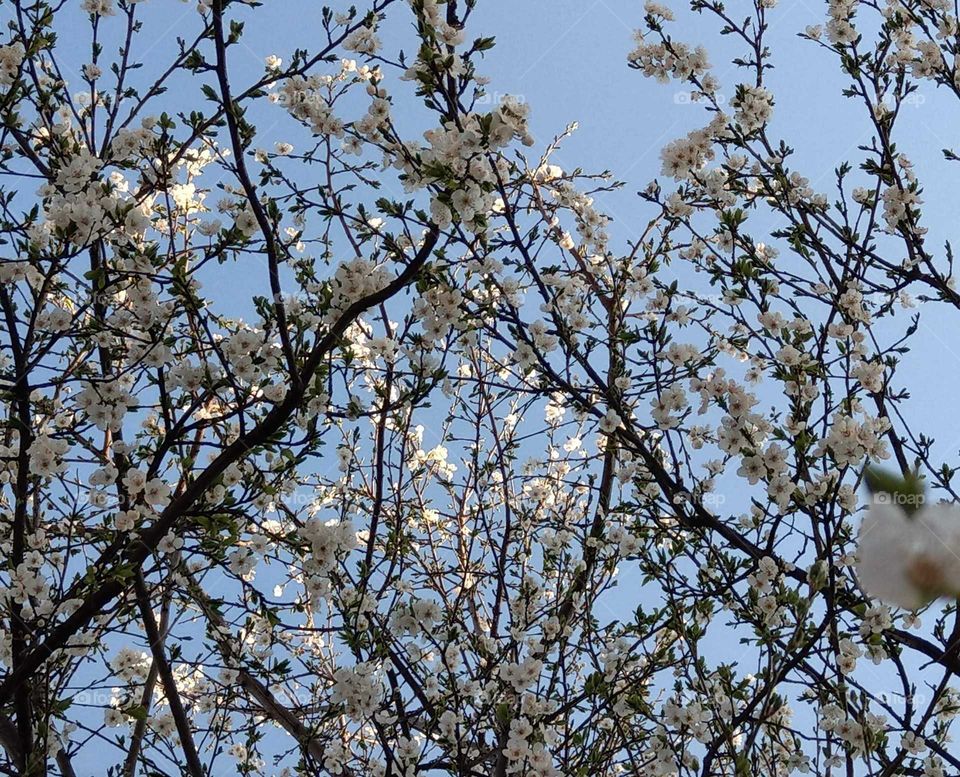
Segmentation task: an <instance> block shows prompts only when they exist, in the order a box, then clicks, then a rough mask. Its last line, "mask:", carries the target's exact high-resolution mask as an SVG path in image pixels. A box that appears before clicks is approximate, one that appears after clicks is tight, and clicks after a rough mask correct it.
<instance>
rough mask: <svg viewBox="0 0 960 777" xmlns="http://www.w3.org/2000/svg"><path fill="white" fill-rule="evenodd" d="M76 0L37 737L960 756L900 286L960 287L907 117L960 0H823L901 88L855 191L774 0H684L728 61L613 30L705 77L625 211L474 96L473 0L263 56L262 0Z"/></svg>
mask: <svg viewBox="0 0 960 777" xmlns="http://www.w3.org/2000/svg"><path fill="white" fill-rule="evenodd" d="M155 1H156V2H159V0H155ZM77 5H79V6H80V9H79V10H78V9H76V8H71V7H69V4H64V3H45V2H37V1H34V0H31V2H19V0H12V1H11V2H7V3H5V4H4V5H3V6H2V7H3V8H4V10H5V11H6V14H7V15H6V17H5V18H6V19H8V21H9V26H8V32H7V33H6V37H5V38H4V39H3V41H2V47H0V85H2V86H0V123H2V158H0V206H2V212H0V219H2V240H3V249H2V260H0V281H2V286H0V320H2V323H0V398H2V411H0V413H2V421H3V433H2V440H0V484H2V488H0V540H2V548H3V555H2V562H3V565H2V569H0V621H2V633H0V745H2V757H0V768H2V769H3V771H4V773H8V774H18V775H31V776H33V775H47V774H50V775H82V774H111V775H125V776H130V775H135V774H143V775H160V774H171V775H173V774H176V775H179V774H188V775H191V777H201V775H222V774H223V775H225V774H235V773H240V774H282V775H298V774H302V775H315V774H328V773H329V774H334V775H404V777H407V776H412V775H416V774H423V775H440V774H450V775H454V774H455V775H477V776H478V777H479V776H480V775H484V776H486V775H498V776H500V775H510V774H517V775H531V776H535V777H548V776H550V775H565V776H568V775H586V774H590V775H597V776H598V777H599V775H604V776H606V775H616V774H636V775H681V774H682V775H721V774H722V775H738V776H739V775H788V774H792V773H805V772H812V773H816V774H844V775H859V774H871V775H896V774H910V775H913V774H917V775H919V774H923V775H929V777H934V776H936V775H940V776H942V775H946V774H955V773H957V772H958V770H960V755H958V753H957V751H956V749H955V748H953V747H952V745H951V721H952V720H953V718H954V716H955V715H956V714H957V712H958V711H960V691H958V690H957V689H956V688H955V684H956V682H957V676H958V675H960V647H958V645H960V613H958V610H957V606H956V599H955V597H956V595H957V594H958V593H960V560H958V559H960V556H958V553H960V515H958V514H957V511H956V510H955V509H954V508H953V507H952V506H949V504H947V505H933V504H929V505H926V506H924V507H922V508H921V509H906V508H907V507H908V506H912V507H916V506H917V503H918V502H919V501H920V500H922V499H926V500H927V501H928V502H933V501H939V500H943V501H945V502H947V503H952V502H954V501H955V500H957V498H958V497H957V494H956V492H955V490H954V488H955V487H954V485H953V483H952V476H953V473H954V469H953V468H952V467H951V465H950V462H943V461H937V460H934V458H933V456H932V453H931V442H930V438H929V436H925V435H924V434H922V433H921V432H919V431H916V430H914V429H912V428H911V427H910V426H909V425H908V423H907V421H906V420H905V416H904V413H903V412H902V406H903V403H904V402H905V400H906V394H905V392H904V391H903V388H902V383H901V382H900V381H899V378H898V377H897V367H898V363H899V358H900V354H901V353H902V352H903V350H904V348H905V347H906V343H907V342H908V340H909V338H910V337H912V336H913V334H914V332H915V331H916V324H915V321H914V319H912V318H911V317H910V316H909V314H906V317H905V314H904V313H903V312H902V310H903V308H907V307H909V306H911V305H914V304H917V303H919V304H921V305H928V306H946V307H948V308H949V307H958V306H960V297H958V295H957V292H956V291H955V290H954V285H953V281H952V276H951V272H952V254H951V252H950V250H949V247H947V248H946V249H940V248H938V247H935V246H932V245H929V244H928V242H927V240H926V239H925V230H924V226H923V220H922V218H921V214H920V205H921V202H922V188H921V183H920V181H919V180H918V176H917V175H916V173H915V172H914V170H913V168H912V166H911V164H910V161H909V160H908V159H907V158H906V157H905V156H904V155H903V153H902V151H900V150H899V149H898V146H897V138H898V131H899V128H898V125H897V120H898V116H899V109H900V106H901V105H902V104H903V103H904V101H905V100H907V99H908V98H909V96H910V95H911V94H912V93H913V92H914V90H915V89H916V88H917V83H918V82H919V81H920V80H922V79H927V80H930V81H932V82H934V83H935V84H936V85H938V86H939V87H941V88H942V90H943V91H945V92H952V93H953V94H954V95H960V77H958V75H957V70H956V66H955V64H954V57H955V54H956V52H957V51H958V49H960V41H958V25H957V18H956V15H955V9H954V7H953V6H952V5H950V4H947V3H943V2H940V0H891V1H890V2H887V3H884V4H874V3H865V2H863V3H858V2H854V1H853V0H832V1H831V3H830V4H829V7H828V20H827V22H826V29H825V31H821V30H820V29H819V28H817V29H814V28H810V29H808V30H806V31H805V32H804V36H805V37H806V38H807V39H808V42H809V45H810V46H811V47H818V48H820V49H822V50H824V54H825V55H828V56H832V57H834V58H835V59H836V62H837V66H838V72H839V73H840V75H841V77H842V78H843V79H845V81H846V82H848V93H849V95H850V96H851V97H853V98H855V99H857V100H859V101H860V102H861V103H862V104H863V107H864V109H865V111H866V112H867V114H868V116H869V118H870V121H871V122H872V125H873V130H874V132H873V138H872V140H871V141H870V143H869V144H868V145H865V146H863V147H862V148H861V149H860V150H859V151H858V152H856V153H859V154H860V156H859V157H856V156H851V159H850V161H849V163H846V162H845V163H844V164H842V165H841V166H840V167H838V169H837V171H836V177H835V180H834V182H833V190H832V191H831V192H830V193H829V194H828V193H826V192H818V191H815V190H814V188H813V187H812V186H811V185H810V183H809V182H808V181H807V180H806V179H805V178H804V177H803V174H802V171H801V170H800V169H796V168H794V167H793V165H792V158H791V157H792V151H791V148H790V147H789V145H788V144H787V142H786V140H781V139H780V138H779V137H777V136H775V135H774V134H773V133H772V132H771V131H769V130H768V124H769V121H770V119H771V117H772V115H773V114H774V111H775V98H774V95H773V94H772V93H771V91H770V90H769V89H768V88H767V86H766V85H765V79H766V78H767V74H768V70H769V68H770V62H769V60H770V56H771V53H770V50H769V49H768V47H767V44H766V42H765V37H764V36H765V34H766V32H767V29H768V20H767V17H768V14H770V13H771V12H772V11H771V8H772V6H773V2H771V1H770V0H756V2H754V3H752V4H748V6H746V8H747V10H746V11H744V9H743V8H740V9H738V10H737V12H736V13H733V12H732V11H730V10H729V9H727V8H726V7H725V6H724V5H723V4H722V3H720V2H710V1H707V0H693V1H692V3H691V9H692V10H693V11H695V12H698V13H700V14H702V15H704V17H705V18H710V19H715V20H716V22H717V30H718V32H722V33H723V34H725V35H728V36H732V39H733V40H735V41H736V44H737V46H738V47H739V49H740V51H739V53H738V54H737V56H736V61H735V64H736V67H735V68H734V69H733V70H729V71H727V73H728V76H727V77H728V78H729V73H731V72H732V73H734V74H735V76H734V78H733V81H732V82H731V83H722V82H721V77H720V76H717V75H715V74H714V73H713V71H712V70H711V68H710V64H709V58H708V54H707V50H706V49H705V48H703V47H702V46H700V45H697V43H698V42H696V41H692V42H689V43H688V42H683V41H681V40H679V39H677V38H676V37H674V34H673V28H672V26H671V22H672V21H673V17H674V12H673V11H672V10H671V9H668V8H665V7H661V6H658V5H655V4H653V3H648V4H647V6H646V9H645V12H644V13H645V16H644V17H643V19H638V20H637V22H638V24H640V23H642V24H643V30H642V32H640V33H638V36H637V42H636V48H635V50H634V51H633V52H632V53H630V54H629V57H628V63H625V67H626V66H627V64H629V66H630V67H633V68H635V69H637V70H640V71H642V72H643V74H644V75H647V76H653V77H655V78H657V79H659V80H662V81H667V80H671V79H673V80H676V81H678V82H681V83H683V85H684V88H686V89H689V90H690V91H691V93H692V94H693V96H694V97H695V98H696V101H697V102H698V103H699V104H700V105H701V106H702V109H703V113H704V122H703V128H702V129H700V130H697V131H695V132H692V133H691V134H689V135H687V136H686V137H684V138H680V139H678V140H674V141H672V142H670V143H669V144H668V145H666V147H665V148H664V150H663V153H662V161H663V170H662V175H661V177H660V179H659V180H658V182H654V183H653V184H651V185H650V186H649V187H648V188H647V189H646V190H645V191H644V192H643V194H642V199H643V200H644V201H645V204H646V207H647V208H648V210H647V220H646V221H645V223H644V224H643V225H642V226H641V227H640V228H639V236H638V237H637V238H636V239H635V240H634V241H633V242H631V243H629V244H620V245H617V244H616V242H615V241H614V240H613V239H612V238H611V237H610V236H609V235H608V218H607V217H606V216H605V215H604V214H603V213H601V212H599V210H598V209H597V208H596V207H595V197H596V195H597V194H598V193H599V192H604V191H607V190H608V189H611V188H613V187H615V186H616V185H617V184H616V181H615V180H614V179H612V178H610V177H609V176H606V175H601V176H595V175H589V174H585V173H582V172H580V171H576V172H572V173H571V172H567V171H564V170H562V169H560V168H559V167H558V166H556V165H555V164H554V163H553V162H552V161H551V156H552V155H553V154H554V152H555V151H556V149H557V148H558V147H559V146H560V144H561V143H562V142H563V139H564V138H563V136H561V137H558V138H555V139H553V140H552V141H547V142H544V141H543V140H542V139H535V138H533V137H532V136H531V133H530V130H529V128H528V124H527V117H528V110H529V107H528V106H527V105H526V104H525V103H524V102H523V101H521V100H519V99H514V98H505V99H503V100H499V101H497V102H496V103H494V104H491V102H490V101H489V100H487V99H485V86H486V79H484V77H483V76H482V60H483V56H484V52H486V51H487V50H489V49H490V48H491V46H492V45H493V39H492V38H491V37H488V34H489V32H490V31H486V30H474V29H473V20H471V15H472V14H473V11H474V7H475V5H476V2H474V0H465V1H463V0H461V1H459V2H458V0H447V1H446V2H440V1H439V0H409V2H399V1H398V0H366V5H365V6H362V7H358V8H356V9H350V10H343V11H342V12H335V11H332V10H324V11H323V12H322V13H320V12H318V13H317V20H316V30H315V40H316V41H317V43H316V46H315V48H314V49H313V50H309V51H308V50H297V51H295V52H293V54H292V56H289V55H286V54H285V56H286V57H287V59H281V58H280V57H279V56H271V57H268V58H267V60H266V62H265V63H263V66H262V68H261V69H260V71H259V73H257V74H255V75H254V76H252V77H248V74H247V73H246V70H244V69H243V68H239V67H237V66H236V64H235V63H236V61H237V59H238V58H239V52H241V51H242V47H243V45H244V34H245V27H244V20H249V19H264V20H267V21H269V19H270V14H271V13H272V11H271V6H270V5H269V4H267V5H264V6H262V7H257V4H255V3H241V2H239V0H232V2H231V1H230V0H202V1H201V2H200V3H199V6H198V13H197V14H196V15H195V16H194V17H193V18H192V19H191V20H190V21H189V24H184V31H183V33H182V34H183V37H182V38H181V39H180V40H179V41H178V48H177V50H176V51H174V52H172V53H171V56H170V59H169V61H167V62H165V63H164V64H163V65H162V66H157V64H156V63H155V62H151V64H150V67H148V68H145V67H142V65H143V59H144V54H143V53H142V52H143V50H144V49H145V48H146V47H147V46H146V44H145V43H144V41H149V40H151V30H150V28H149V25H147V24H145V23H144V22H143V12H144V10H143V9H144V4H143V3H138V2H135V1H134V0H83V2H82V3H80V4H77ZM147 5H149V4H147ZM744 13H746V14H747V15H746V17H745V18H743V20H742V21H741V17H742V16H743V14H744ZM71 14H72V15H71ZM861 17H862V22H863V24H862V26H863V31H861V30H860V28H859V26H858V24H859V23H860V20H861ZM78 20H79V22H78ZM178 32H179V31H178ZM493 32H495V31H493ZM627 49H628V46H625V47H624V52H625V54H626V53H627ZM81 50H82V51H84V52H87V53H86V54H84V56H85V57H86V60H85V61H84V62H83V63H81V65H80V66H79V72H80V73H81V75H82V78H81V79H80V80H79V81H76V80H75V82H73V83H71V82H70V80H69V79H68V78H67V77H66V76H65V73H67V72H68V70H69V67H70V66H69V65H68V62H69V60H70V59H71V58H74V57H76V55H77V52H78V51H81ZM403 52H405V53H403ZM721 88H727V89H732V90H735V96H734V97H733V98H732V99H731V100H730V101H729V104H727V103H726V102H725V101H723V100H721V99H719V95H720V94H721V92H720V90H721ZM401 104H402V105H403V107H404V110H403V112H402V117H400V116H398V106H399V105H401ZM534 108H535V106H534ZM265 122H269V123H271V124H272V123H275V122H280V124H281V126H283V127H284V128H285V130H284V133H283V134H284V136H285V137H287V138H289V141H288V140H284V141H281V142H279V143H276V144H275V145H273V146H271V147H269V148H263V147H262V145H263V143H262V140H261V139H262V137H263V131H262V130H261V129H259V128H258V125H260V124H263V123H265ZM424 130H425V131H424ZM911 295H913V296H911ZM915 300H916V301H915ZM881 324H882V326H881ZM878 462H885V463H884V464H883V466H884V467H885V468H886V473H885V474H883V475H882V476H881V475H874V476H873V477H874V478H875V479H876V480H877V481H878V482H872V483H870V484H869V485H870V488H869V489H865V488H864V484H863V479H864V477H865V472H875V471H874V470H870V469H868V466H869V465H875V464H876V463H878ZM871 491H872V492H873V493H874V497H873V499H874V504H873V505H872V506H871V507H869V510H868V511H867V518H866V519H865V520H863V521H862V523H863V526H864V530H863V537H862V547H861V549H860V550H861V556H860V558H859V562H858V559H857V555H856V551H857V537H858V531H859V530H860V524H861V512H862V511H863V510H864V509H865V508H866V505H867V503H868V502H869V501H870V497H868V496H867V494H868V493H870V492H871ZM911 500H912V501H911ZM908 503H909V505H908ZM623 579H626V580H632V581H634V582H637V581H642V584H640V585H634V586H620V587H617V583H618V581H619V580H623ZM873 594H878V595H880V596H881V597H882V598H880V599H877V598H874V596H873ZM937 596H939V597H940V598H938V599H934V597H937ZM921 608H927V609H926V610H925V612H924V613H923V616H922V618H921V617H920V616H919V615H918V614H917V613H916V612H915V611H916V610H918V609H921Z"/></svg>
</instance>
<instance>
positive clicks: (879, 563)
mask: <svg viewBox="0 0 960 777" xmlns="http://www.w3.org/2000/svg"><path fill="white" fill-rule="evenodd" d="M857 555H858V562H857V575H858V577H859V579H860V584H861V585H862V586H863V588H864V590H865V591H866V592H867V593H869V594H870V595H871V596H875V597H876V598H878V599H881V600H883V601H884V602H887V603H889V604H895V605H898V606H900V607H904V608H907V609H910V610H916V609H919V608H920V607H923V606H924V605H926V604H929V603H930V602H931V601H933V600H934V599H936V598H938V597H941V596H947V597H957V596H960V506H958V505H953V504H946V503H941V504H934V505H929V506H924V507H921V508H920V509H918V510H917V511H916V512H915V513H913V514H912V515H908V514H907V512H906V511H905V510H904V509H903V508H902V507H900V506H899V505H897V504H893V500H888V501H879V500H878V501H876V502H874V503H873V504H872V505H871V506H870V508H869V509H868V510H867V514H866V516H865V517H864V519H863V523H862V524H861V526H860V543H859V550H858V554H857Z"/></svg>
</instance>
